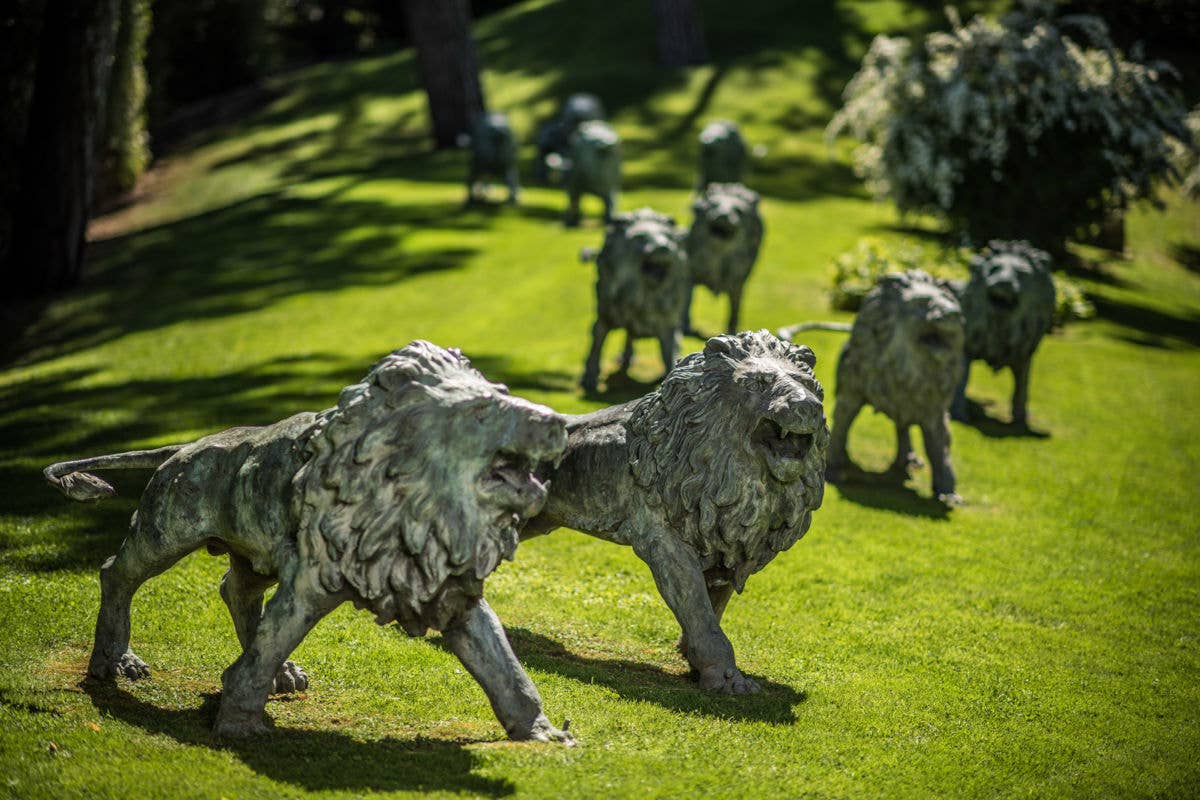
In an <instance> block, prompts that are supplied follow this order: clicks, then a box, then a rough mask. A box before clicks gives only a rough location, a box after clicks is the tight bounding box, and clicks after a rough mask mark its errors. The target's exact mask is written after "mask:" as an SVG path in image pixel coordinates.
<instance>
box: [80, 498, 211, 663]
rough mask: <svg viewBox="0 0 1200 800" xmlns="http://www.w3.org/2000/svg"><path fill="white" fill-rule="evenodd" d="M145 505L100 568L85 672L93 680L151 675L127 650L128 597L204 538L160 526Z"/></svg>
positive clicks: (128, 630) (129, 599) (131, 598)
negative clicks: (97, 606)
mask: <svg viewBox="0 0 1200 800" xmlns="http://www.w3.org/2000/svg"><path fill="white" fill-rule="evenodd" d="M148 508H149V505H148V504H147V503H145V502H143V503H142V506H141V508H140V509H139V510H138V512H137V513H135V514H134V515H133V521H132V522H131V523H130V526H129V536H128V537H126V539H125V541H124V542H122V543H121V547H120V549H119V550H117V554H116V555H115V556H113V557H111V558H109V559H108V560H107V561H105V562H104V565H103V566H102V567H101V568H100V613H99V614H98V615H97V617H96V639H95V643H94V644H93V646H92V655H91V658H90V659H89V661H88V675H89V676H90V677H92V678H96V679H98V680H110V679H112V678H115V677H117V676H118V675H124V676H125V677H126V678H129V679H130V680H139V679H141V678H148V677H149V676H150V668H149V667H147V666H146V663H145V662H144V661H142V660H141V659H140V658H138V656H137V654H135V653H134V652H133V650H131V649H130V648H129V633H130V619H129V616H130V605H131V604H132V602H133V596H134V594H135V593H136V592H137V590H138V589H139V588H140V587H141V585H142V584H143V583H145V582H146V581H147V580H149V579H150V578H152V577H154V576H155V575H158V574H159V573H161V572H163V571H165V570H167V569H168V568H169V567H171V565H173V564H174V563H175V562H177V561H178V560H179V559H181V558H183V557H184V556H186V555H187V554H188V553H191V552H192V551H193V550H196V549H197V548H199V547H200V545H201V544H202V543H203V538H201V537H200V536H199V535H197V534H196V533H195V532H194V531H186V532H180V531H178V530H177V528H176V527H175V526H169V525H167V526H161V527H160V526H159V525H158V523H157V522H156V520H155V516H154V515H153V514H150V513H147V510H148ZM180 533H183V535H180ZM189 533H190V534H191V535H190V536H189V535H187V534H189Z"/></svg>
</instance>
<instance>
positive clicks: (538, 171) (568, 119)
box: [533, 92, 606, 183]
mask: <svg viewBox="0 0 1200 800" xmlns="http://www.w3.org/2000/svg"><path fill="white" fill-rule="evenodd" d="M605 116H606V114H605V113H604V103H602V102H600V98H599V97H596V96H595V95H594V94H586V93H583V92H580V93H577V94H573V95H571V96H570V97H568V98H567V100H566V102H565V103H563V104H562V108H560V109H559V111H558V114H556V115H555V116H554V118H553V119H550V120H547V121H546V122H545V123H543V124H542V125H541V126H540V127H539V128H538V131H537V136H536V141H537V159H536V160H535V161H534V162H533V177H534V180H536V181H538V182H540V183H545V182H546V181H547V180H548V179H549V177H550V169H551V168H554V169H558V168H559V167H561V165H562V161H563V156H564V155H566V153H567V149H568V148H569V147H570V144H571V134H573V133H574V132H575V129H576V128H578V127H579V126H580V125H582V124H583V123H585V122H588V121H589V120H593V119H598V120H603V119H604V117H605Z"/></svg>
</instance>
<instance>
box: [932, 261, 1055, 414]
mask: <svg viewBox="0 0 1200 800" xmlns="http://www.w3.org/2000/svg"><path fill="white" fill-rule="evenodd" d="M970 268H971V277H970V279H969V280H968V281H967V282H966V283H965V284H961V283H960V284H956V285H955V286H954V289H955V290H956V293H957V294H958V298H959V302H960V303H961V304H962V310H963V316H964V317H965V319H966V342H965V345H964V363H963V375H962V382H961V383H960V384H959V388H958V392H957V393H956V395H955V398H954V405H953V406H952V408H951V409H950V411H951V414H952V416H953V417H954V418H955V419H960V420H965V419H966V418H967V398H966V388H967V375H968V373H969V372H970V369H971V362H972V361H974V360H976V359H979V360H982V361H984V362H986V363H987V365H988V366H989V367H991V368H992V369H994V370H999V369H1002V368H1004V367H1008V368H1009V369H1011V370H1012V374H1013V395H1012V421H1013V422H1014V423H1016V424H1017V425H1025V424H1026V423H1027V421H1028V408H1027V404H1028V400H1029V372H1030V366H1031V365H1032V363H1033V354H1034V351H1036V350H1037V348H1038V345H1039V344H1040V343H1041V341H1042V337H1043V336H1045V335H1046V334H1047V333H1049V331H1050V326H1051V325H1052V324H1053V322H1054V307H1055V297H1054V280H1053V278H1051V276H1050V255H1049V254H1048V253H1046V252H1045V251H1042V250H1038V249H1037V248H1035V247H1033V246H1032V245H1029V244H1027V243H1025V242H1000V241H996V242H989V243H988V246H987V248H986V249H985V250H984V251H983V252H981V253H978V254H976V255H975V256H974V257H973V258H972V259H971V264H970Z"/></svg>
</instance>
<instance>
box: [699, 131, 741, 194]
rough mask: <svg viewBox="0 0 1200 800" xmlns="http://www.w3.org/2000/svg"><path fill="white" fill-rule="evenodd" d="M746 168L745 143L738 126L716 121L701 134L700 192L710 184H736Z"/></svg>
mask: <svg viewBox="0 0 1200 800" xmlns="http://www.w3.org/2000/svg"><path fill="white" fill-rule="evenodd" d="M745 168H746V142H745V141H744V140H743V139H742V134H741V132H740V131H738V127H737V125H734V124H733V123H732V122H728V121H726V120H717V121H715V122H710V123H708V124H707V125H705V126H704V130H702V131H700V181H699V186H700V188H701V189H703V188H704V187H706V186H708V185H709V184H710V183H737V182H739V181H741V179H742V173H743V172H744V171H745Z"/></svg>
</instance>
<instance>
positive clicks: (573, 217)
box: [563, 189, 580, 228]
mask: <svg viewBox="0 0 1200 800" xmlns="http://www.w3.org/2000/svg"><path fill="white" fill-rule="evenodd" d="M579 218H580V213H579V192H577V191H575V190H574V189H569V190H568V191H567V213H566V215H565V216H564V217H563V225H565V226H567V227H568V228H577V227H579Z"/></svg>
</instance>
